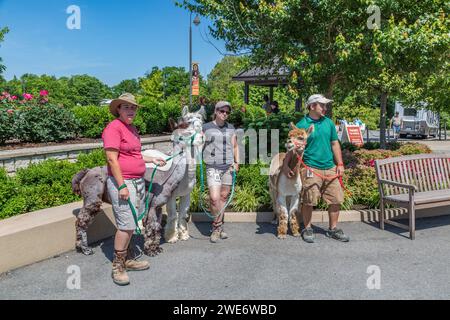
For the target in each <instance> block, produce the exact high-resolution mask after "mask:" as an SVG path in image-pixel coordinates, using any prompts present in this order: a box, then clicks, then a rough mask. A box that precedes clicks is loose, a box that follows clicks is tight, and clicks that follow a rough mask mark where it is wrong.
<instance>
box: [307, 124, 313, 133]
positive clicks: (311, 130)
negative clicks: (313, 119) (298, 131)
mask: <svg viewBox="0 0 450 320" xmlns="http://www.w3.org/2000/svg"><path fill="white" fill-rule="evenodd" d="M313 131H314V125H313V124H312V125H310V126H309V128H308V130H307V131H306V133H307V134H308V136H309V135H310V134H311V133H312V132H313Z"/></svg>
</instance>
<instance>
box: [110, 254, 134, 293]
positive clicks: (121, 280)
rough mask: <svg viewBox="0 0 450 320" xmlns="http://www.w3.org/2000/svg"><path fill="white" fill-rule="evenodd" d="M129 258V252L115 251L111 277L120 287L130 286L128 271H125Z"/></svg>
mask: <svg viewBox="0 0 450 320" xmlns="http://www.w3.org/2000/svg"><path fill="white" fill-rule="evenodd" d="M126 257H127V250H122V251H117V250H114V260H113V265H112V272H111V277H112V278H113V281H114V283H115V284H117V285H119V286H126V285H127V284H130V279H129V278H128V274H127V271H126V270H125V260H126Z"/></svg>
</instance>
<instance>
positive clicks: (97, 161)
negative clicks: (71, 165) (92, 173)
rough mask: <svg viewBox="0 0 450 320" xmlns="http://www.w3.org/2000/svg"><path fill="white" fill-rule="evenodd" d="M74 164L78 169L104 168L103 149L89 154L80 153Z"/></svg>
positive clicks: (104, 156)
mask: <svg viewBox="0 0 450 320" xmlns="http://www.w3.org/2000/svg"><path fill="white" fill-rule="evenodd" d="M76 164H77V166H78V168H79V169H84V168H94V167H101V166H105V165H106V155H105V151H104V150H103V149H95V150H93V151H91V152H89V153H80V154H79V155H78V157H77V163H76Z"/></svg>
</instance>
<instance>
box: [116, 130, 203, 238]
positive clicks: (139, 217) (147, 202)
mask: <svg viewBox="0 0 450 320" xmlns="http://www.w3.org/2000/svg"><path fill="white" fill-rule="evenodd" d="M196 136H197V132H195V133H194V134H193V135H192V136H190V137H188V138H183V137H179V141H184V142H186V141H189V142H190V144H191V145H192V144H193V143H194V140H195V137H196ZM182 153H183V150H181V151H180V152H178V153H177V154H174V155H173V156H170V157H168V158H167V159H165V161H169V160H170V159H173V158H175V157H176V156H178V155H180V154H182ZM158 167H159V165H156V166H155V168H154V169H153V172H152V176H151V178H150V185H149V187H148V191H147V194H146V196H145V209H144V211H142V213H141V214H140V215H138V214H137V212H136V208H135V207H134V205H133V203H131V200H130V197H128V199H127V201H128V205H129V206H130V209H131V213H132V214H133V219H134V223H135V224H136V230H135V232H136V234H138V235H140V234H141V229H140V228H139V224H138V223H139V221H141V220H142V219H143V218H144V216H145V215H146V214H147V212H148V209H149V207H150V192H151V191H152V186H153V178H154V177H155V174H156V170H157V168H158ZM133 185H134V187H135V188H136V195H137V186H136V183H135V182H134V181H133ZM123 188H126V184H123V185H121V186H120V187H119V191H120V190H122V189H123Z"/></svg>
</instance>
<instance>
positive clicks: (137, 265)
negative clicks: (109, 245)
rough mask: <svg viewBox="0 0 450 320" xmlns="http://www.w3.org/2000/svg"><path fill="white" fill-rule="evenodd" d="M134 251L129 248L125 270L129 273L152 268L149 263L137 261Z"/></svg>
mask: <svg viewBox="0 0 450 320" xmlns="http://www.w3.org/2000/svg"><path fill="white" fill-rule="evenodd" d="M135 259H136V257H135V255H134V252H133V250H132V249H131V248H130V247H128V250H127V258H126V260H125V268H126V269H127V271H142V270H147V269H148V268H150V263H148V261H137V260H135Z"/></svg>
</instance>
